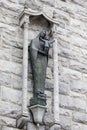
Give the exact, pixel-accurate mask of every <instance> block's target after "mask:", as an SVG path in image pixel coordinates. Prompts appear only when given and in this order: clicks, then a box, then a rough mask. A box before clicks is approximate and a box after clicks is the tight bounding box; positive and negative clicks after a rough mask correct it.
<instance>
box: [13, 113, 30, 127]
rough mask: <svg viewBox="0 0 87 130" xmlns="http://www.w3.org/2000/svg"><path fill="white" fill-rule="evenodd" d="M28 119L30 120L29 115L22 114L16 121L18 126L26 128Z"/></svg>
mask: <svg viewBox="0 0 87 130" xmlns="http://www.w3.org/2000/svg"><path fill="white" fill-rule="evenodd" d="M28 121H29V118H28V116H25V115H20V116H19V117H18V118H17V122H16V126H17V128H19V129H22V128H24V126H25V125H26V123H27V122H28Z"/></svg>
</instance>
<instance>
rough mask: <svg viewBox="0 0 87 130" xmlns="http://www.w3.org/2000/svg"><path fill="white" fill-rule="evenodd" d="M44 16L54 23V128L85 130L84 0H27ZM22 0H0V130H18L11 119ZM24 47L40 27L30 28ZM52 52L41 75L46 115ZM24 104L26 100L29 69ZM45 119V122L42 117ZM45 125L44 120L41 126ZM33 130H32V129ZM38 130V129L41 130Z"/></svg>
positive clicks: (18, 81) (18, 82) (18, 94)
mask: <svg viewBox="0 0 87 130" xmlns="http://www.w3.org/2000/svg"><path fill="white" fill-rule="evenodd" d="M42 5H43V8H45V12H46V13H47V14H50V16H51V17H54V19H56V20H57V21H58V26H57V27H56V32H57V38H58V51H59V90H60V124H61V125H62V129H64V130H87V66H86V65H87V61H86V60H87V52H86V49H87V43H86V42H87V41H86V40H87V29H86V28H87V9H86V8H87V2H86V0H55V2H54V0H29V5H28V6H29V7H30V8H32V9H34V10H36V9H38V8H42ZM23 7H24V0H1V1H0V129H1V130H18V129H17V128H16V117H17V115H18V114H19V113H20V111H21V99H22V59H23V56H22V53H23V47H22V45H23V29H22V28H20V26H19V14H20V12H21V11H22V9H23ZM33 25H34V26H32V25H31V26H30V27H29V30H30V32H31V33H30V34H29V36H30V37H29V42H30V40H31V39H33V38H34V37H35V36H36V35H37V34H38V33H39V32H40V31H41V30H42V29H45V26H42V25H43V23H42V24H41V26H38V25H37V24H35V23H33ZM52 53H53V51H52V49H51V51H50V57H49V63H48V68H47V76H46V94H47V99H48V100H47V106H48V110H47V114H48V115H49V113H51V112H52V103H53V102H52V94H53V91H52V89H53V59H52V57H53V56H52V55H53V54H52ZM28 79H29V80H28V104H29V99H30V98H31V97H32V74H31V69H30V65H29V75H28ZM47 117H48V118H47ZM49 122H51V120H50V117H49V116H46V118H45V123H46V124H49ZM32 129H33V127H32ZM43 129H44V128H43Z"/></svg>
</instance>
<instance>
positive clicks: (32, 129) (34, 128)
mask: <svg viewBox="0 0 87 130" xmlns="http://www.w3.org/2000/svg"><path fill="white" fill-rule="evenodd" d="M27 129H28V130H37V129H38V126H37V125H35V124H33V123H30V122H29V123H28V125H27ZM39 129H40V130H45V126H44V125H43V126H41V125H40V126H39Z"/></svg>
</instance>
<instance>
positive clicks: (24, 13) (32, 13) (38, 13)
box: [19, 8, 58, 26]
mask: <svg viewBox="0 0 87 130" xmlns="http://www.w3.org/2000/svg"><path fill="white" fill-rule="evenodd" d="M25 16H27V17H30V16H43V17H44V18H45V19H46V20H47V21H48V22H49V23H51V24H58V21H57V20H54V19H53V18H51V17H50V16H48V15H47V14H46V13H45V12H44V11H41V10H40V11H36V10H32V9H29V8H27V9H26V8H25V9H24V10H23V11H22V12H21V14H20V16H19V21H20V25H21V26H22V24H23V23H24V21H23V19H24V17H25Z"/></svg>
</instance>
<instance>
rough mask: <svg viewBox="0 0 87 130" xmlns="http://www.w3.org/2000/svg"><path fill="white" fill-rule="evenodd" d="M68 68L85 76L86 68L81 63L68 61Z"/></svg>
mask: <svg viewBox="0 0 87 130" xmlns="http://www.w3.org/2000/svg"><path fill="white" fill-rule="evenodd" d="M70 68H71V69H73V70H76V71H79V72H81V73H86V74H87V66H85V65H84V64H83V63H79V62H77V61H74V60H72V61H70Z"/></svg>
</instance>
